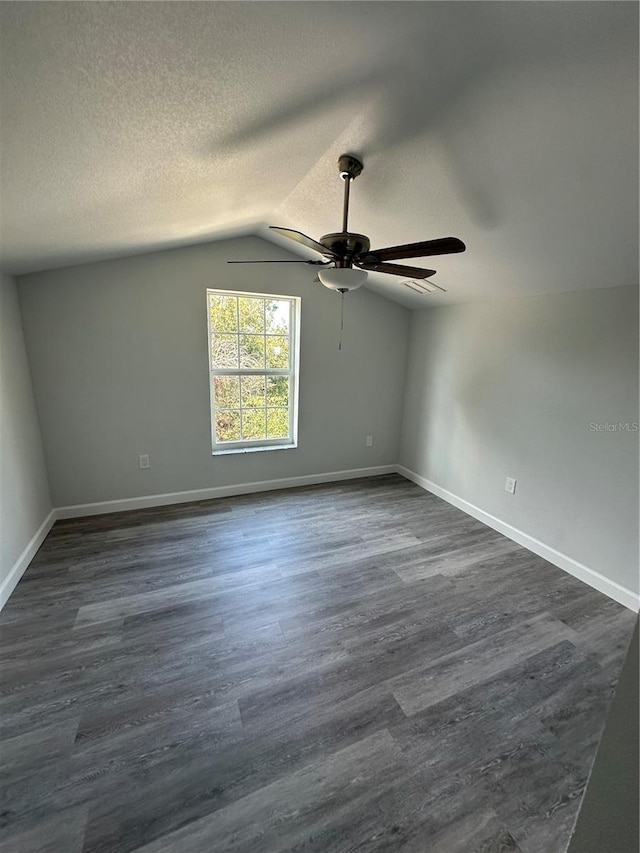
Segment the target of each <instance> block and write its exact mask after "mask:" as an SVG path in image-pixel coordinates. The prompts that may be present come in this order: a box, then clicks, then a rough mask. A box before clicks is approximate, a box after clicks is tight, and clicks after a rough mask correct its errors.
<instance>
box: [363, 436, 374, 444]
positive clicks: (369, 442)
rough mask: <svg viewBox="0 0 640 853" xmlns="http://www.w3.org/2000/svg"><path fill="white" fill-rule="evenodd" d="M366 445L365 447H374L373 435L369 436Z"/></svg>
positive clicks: (365, 441)
mask: <svg viewBox="0 0 640 853" xmlns="http://www.w3.org/2000/svg"><path fill="white" fill-rule="evenodd" d="M364 443H365V445H366V446H367V447H373V436H372V435H368V436H367V437H366V438H365V440H364Z"/></svg>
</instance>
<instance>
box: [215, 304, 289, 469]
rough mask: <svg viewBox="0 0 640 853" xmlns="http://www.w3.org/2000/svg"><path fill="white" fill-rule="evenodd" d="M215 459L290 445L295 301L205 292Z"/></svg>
mask: <svg viewBox="0 0 640 853" xmlns="http://www.w3.org/2000/svg"><path fill="white" fill-rule="evenodd" d="M207 307H208V312H207V313H208V318H209V362H210V371H211V377H210V378H211V383H210V385H211V427H212V429H211V431H212V436H213V452H214V453H232V452H237V451H246V450H258V449H270V448H278V447H295V446H296V444H297V432H298V361H299V349H300V341H299V332H298V330H299V328H300V299H299V298H298V297H290V296H272V295H271V294H264V293H238V292H236V291H229V290H207Z"/></svg>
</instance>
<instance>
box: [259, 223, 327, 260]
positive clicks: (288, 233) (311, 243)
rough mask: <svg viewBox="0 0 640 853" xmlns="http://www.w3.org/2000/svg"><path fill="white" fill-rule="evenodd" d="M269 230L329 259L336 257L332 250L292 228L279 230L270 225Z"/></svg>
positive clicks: (275, 226)
mask: <svg viewBox="0 0 640 853" xmlns="http://www.w3.org/2000/svg"><path fill="white" fill-rule="evenodd" d="M269 228H270V229H271V231H275V232H276V233H277V234H282V236H283V237H288V238H289V239H290V240H295V241H296V243H301V244H302V245H303V246H306V247H307V248H308V249H313V250H314V251H315V252H320V254H321V255H326V256H327V257H329V258H334V257H336V255H335V253H334V252H332V251H331V249H327V247H326V246H323V245H322V243H318V241H317V240H314V239H313V238H312V237H307V235H306V234H303V233H302V231H293V230H292V229H291V228H278V226H277V225H270V226H269Z"/></svg>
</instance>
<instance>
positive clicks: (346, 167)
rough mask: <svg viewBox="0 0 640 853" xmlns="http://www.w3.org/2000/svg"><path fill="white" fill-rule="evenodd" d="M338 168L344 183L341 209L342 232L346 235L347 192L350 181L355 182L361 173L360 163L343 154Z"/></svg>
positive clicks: (339, 159) (349, 187)
mask: <svg viewBox="0 0 640 853" xmlns="http://www.w3.org/2000/svg"><path fill="white" fill-rule="evenodd" d="M338 168H339V169H340V177H341V178H342V180H343V181H344V203H343V207H342V232H343V233H346V232H347V231H348V230H349V229H348V227H347V226H348V221H349V192H350V190H351V181H353V180H355V179H356V178H357V177H358V175H359V174H360V173H361V172H362V168H363V167H362V163H361V162H360V160H358V159H356V158H355V157H352V156H351V155H350V154H343V155H342V156H341V157H339V158H338Z"/></svg>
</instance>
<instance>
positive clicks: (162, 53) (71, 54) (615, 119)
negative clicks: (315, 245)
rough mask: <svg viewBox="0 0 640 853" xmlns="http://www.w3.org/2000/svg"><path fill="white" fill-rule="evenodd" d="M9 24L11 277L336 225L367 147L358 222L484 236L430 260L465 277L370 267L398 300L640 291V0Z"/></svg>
mask: <svg viewBox="0 0 640 853" xmlns="http://www.w3.org/2000/svg"><path fill="white" fill-rule="evenodd" d="M0 24H1V26H2V33H1V39H2V40H1V43H0V73H1V78H2V82H1V87H2V88H1V94H2V101H1V125H0V133H1V139H0V141H1V149H0V153H1V158H2V172H1V185H0V186H1V190H2V195H1V199H0V213H1V221H0V226H1V231H0V235H1V237H2V258H1V262H2V265H3V268H4V269H6V270H8V271H11V272H17V273H20V272H26V271H33V270H38V269H46V268H50V267H55V266H63V265H66V264H69V263H79V262H81V261H83V260H88V259H95V258H107V257H113V256H117V255H124V254H130V253H134V252H140V251H150V250H153V249H156V248H160V247H169V246H172V245H184V244H188V243H192V242H199V241H202V240H207V239H213V238H216V237H218V236H222V235H227V234H241V233H259V234H264V233H265V229H264V223H269V224H275V225H284V226H288V227H293V228H297V229H299V230H302V231H305V232H306V233H308V234H310V235H311V236H313V237H314V238H318V237H320V236H321V235H322V234H325V233H327V232H330V231H338V230H340V225H341V196H342V182H341V181H340V180H339V178H338V174H337V166H336V161H337V157H338V155H339V154H341V153H343V152H351V153H355V154H358V155H360V156H361V157H362V158H363V159H364V164H365V168H364V171H363V174H362V176H361V177H360V178H358V179H357V180H356V182H355V183H354V185H353V191H352V208H351V217H350V227H351V230H355V231H358V232H360V233H365V234H367V235H369V237H370V238H371V242H372V246H378V247H379V246H385V245H392V244H395V243H406V242H411V241H414V240H423V239H431V238H434V237H443V236H449V235H453V236H457V237H460V238H462V239H463V240H464V241H465V242H466V244H467V247H468V248H467V252H466V253H465V254H464V255H453V256H450V257H438V258H434V259H432V262H431V263H429V262H427V261H425V264H424V265H428V266H433V267H434V268H436V269H437V270H438V274H437V276H436V277H435V278H434V281H435V282H437V283H439V284H440V285H441V286H444V287H446V288H447V291H448V292H447V294H438V295H437V296H426V297H420V296H416V295H414V294H412V292H411V291H409V290H407V289H406V288H404V287H402V286H400V285H399V284H398V280H397V279H395V278H390V277H386V276H379V275H377V274H374V275H371V276H370V284H369V285H368V286H370V287H372V288H373V289H375V290H378V292H381V293H383V294H384V295H387V296H390V297H391V298H395V299H397V300H398V301H402V302H404V303H405V304H407V305H411V306H422V307H426V306H427V305H430V304H443V303H447V302H460V301H467V300H470V299H476V298H492V297H498V296H504V295H512V296H515V295H523V296H524V295H530V294H534V293H545V292H554V291H571V290H579V289H582V288H597V287H606V286H618V285H625V284H634V283H635V284H637V281H638V165H637V163H638V5H637V4H636V3H625V2H621V3H618V2H602V3H600V2H553V3H551V2H549V3H518V2H488V3H485V2H444V3H441V2H409V3H403V2H372V3H369V2H354V3H350V2H322V3H314V2H309V3H307V2H281V3H280V2H279V3H271V2H228V3H218V2H208V3H206V2H205V3H199V2H190V3H181V2H175V3H172V2H165V3H146V2H140V3H138V2H127V3H124V2H123V3H110V2H101V3H76V2H71V3H65V2H59V3H49V2H13V3H0ZM283 256H284V255H283ZM414 263H418V262H414ZM309 271H310V275H312V274H313V270H312V268H309Z"/></svg>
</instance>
